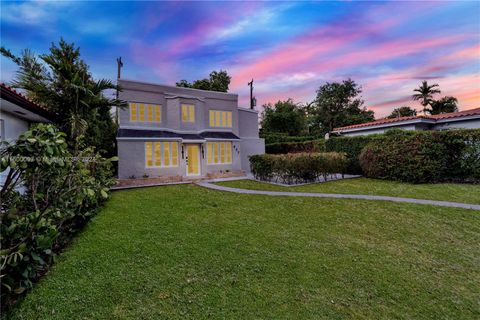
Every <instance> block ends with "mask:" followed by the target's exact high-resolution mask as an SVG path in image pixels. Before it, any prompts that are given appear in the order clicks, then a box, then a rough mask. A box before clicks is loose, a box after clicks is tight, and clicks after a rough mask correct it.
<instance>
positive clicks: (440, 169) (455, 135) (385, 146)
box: [360, 130, 480, 183]
mask: <svg viewBox="0 0 480 320" xmlns="http://www.w3.org/2000/svg"><path fill="white" fill-rule="evenodd" d="M360 164H361V166H362V170H363V172H364V174H365V176H367V177H372V178H380V179H390V180H399V181H404V182H411V183H426V182H437V181H448V180H456V181H475V180H477V181H478V180H480V174H479V173H480V130H448V131H417V132H396V133H390V134H388V135H384V136H382V137H377V138H376V139H373V140H372V141H371V142H370V143H369V144H368V145H367V146H366V147H365V148H364V149H363V151H362V153H361V155H360Z"/></svg>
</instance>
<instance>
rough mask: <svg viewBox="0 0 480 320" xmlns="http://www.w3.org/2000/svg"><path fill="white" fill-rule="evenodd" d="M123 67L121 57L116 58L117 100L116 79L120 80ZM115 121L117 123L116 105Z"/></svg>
mask: <svg viewBox="0 0 480 320" xmlns="http://www.w3.org/2000/svg"><path fill="white" fill-rule="evenodd" d="M122 67H123V62H122V57H118V58H117V92H116V98H117V100H118V80H120V71H121V69H122ZM115 121H116V123H117V125H118V107H116V108H115Z"/></svg>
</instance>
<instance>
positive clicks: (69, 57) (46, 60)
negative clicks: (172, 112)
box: [0, 39, 126, 156]
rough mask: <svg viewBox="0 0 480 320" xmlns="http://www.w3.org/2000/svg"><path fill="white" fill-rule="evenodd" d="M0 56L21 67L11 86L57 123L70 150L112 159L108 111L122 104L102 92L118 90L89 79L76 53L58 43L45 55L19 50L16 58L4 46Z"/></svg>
mask: <svg viewBox="0 0 480 320" xmlns="http://www.w3.org/2000/svg"><path fill="white" fill-rule="evenodd" d="M0 52H1V54H2V55H3V56H5V57H7V58H9V59H10V60H12V61H13V62H15V63H16V64H17V65H18V67H19V68H18V71H17V72H16V75H15V78H14V80H13V81H12V83H11V85H12V87H15V88H20V89H23V90H25V94H26V95H27V96H28V97H29V98H30V99H31V100H33V101H34V102H36V103H38V104H41V105H43V106H45V107H46V108H48V109H49V110H50V111H52V112H53V113H54V114H55V115H56V118H55V122H56V124H57V125H58V127H59V128H60V130H61V131H63V132H65V133H67V135H68V136H69V138H71V139H68V141H69V144H70V147H71V148H73V149H76V148H77V147H78V143H80V142H81V143H83V144H86V145H89V146H94V147H96V149H97V150H98V151H100V152H101V153H102V154H103V155H107V156H113V155H114V154H115V134H116V125H115V123H114V122H113V119H112V117H111V114H110V110H111V107H113V106H118V107H124V106H126V103H125V102H124V101H121V100H117V99H113V98H108V97H106V96H105V91H107V90H116V89H117V86H116V85H115V84H114V83H113V82H112V81H110V80H107V79H99V80H95V79H93V77H92V75H91V73H90V72H89V70H88V65H87V64H86V63H85V61H83V60H82V59H81V57H80V48H78V47H76V46H75V45H74V44H73V43H67V42H66V41H65V40H63V39H61V40H60V42H59V43H58V45H56V44H54V43H52V44H51V46H50V49H49V52H48V53H46V54H41V55H35V54H34V53H33V52H31V51H30V50H23V51H22V52H21V54H20V56H16V55H14V54H13V53H12V52H11V51H10V50H8V49H6V48H4V47H2V48H1V49H0Z"/></svg>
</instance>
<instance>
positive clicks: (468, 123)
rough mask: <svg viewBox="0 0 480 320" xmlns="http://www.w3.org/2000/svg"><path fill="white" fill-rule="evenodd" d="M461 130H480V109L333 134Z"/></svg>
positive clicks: (379, 122)
mask: <svg viewBox="0 0 480 320" xmlns="http://www.w3.org/2000/svg"><path fill="white" fill-rule="evenodd" d="M461 128H463V129H480V108H476V109H470V110H464V111H459V112H451V113H443V114H437V115H431V116H415V117H400V118H393V119H380V120H376V121H372V122H367V123H361V124H354V125H351V126H346V127H341V128H335V129H333V131H332V132H331V134H336V135H342V136H363V135H368V134H374V133H384V132H385V131H387V130H389V129H404V130H445V129H461Z"/></svg>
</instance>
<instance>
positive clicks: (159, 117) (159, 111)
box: [155, 105, 162, 122]
mask: <svg viewBox="0 0 480 320" xmlns="http://www.w3.org/2000/svg"><path fill="white" fill-rule="evenodd" d="M161 121H162V108H161V107H160V106H159V105H156V106H155V122H161Z"/></svg>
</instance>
